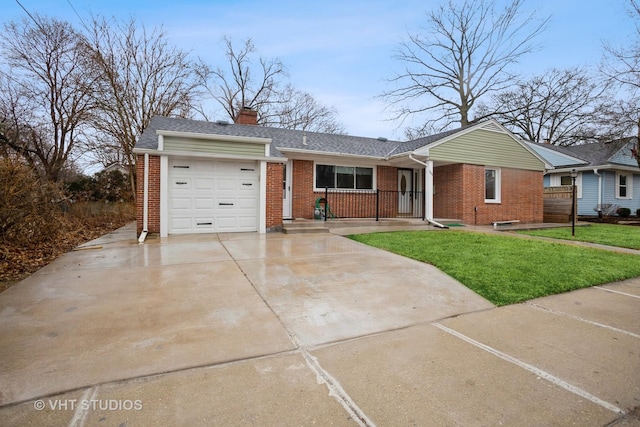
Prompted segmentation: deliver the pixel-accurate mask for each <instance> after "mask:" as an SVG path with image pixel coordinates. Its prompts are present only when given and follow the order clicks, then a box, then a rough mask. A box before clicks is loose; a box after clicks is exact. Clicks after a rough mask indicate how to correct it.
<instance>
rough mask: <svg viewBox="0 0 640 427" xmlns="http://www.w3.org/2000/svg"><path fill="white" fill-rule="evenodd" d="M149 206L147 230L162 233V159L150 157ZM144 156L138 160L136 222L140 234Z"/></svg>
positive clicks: (142, 211) (142, 212) (139, 156)
mask: <svg viewBox="0 0 640 427" xmlns="http://www.w3.org/2000/svg"><path fill="white" fill-rule="evenodd" d="M148 200H149V202H148V203H149V204H148V209H149V212H148V217H147V221H148V223H147V229H148V231H149V233H159V232H160V157H159V156H149V198H148ZM143 215H144V155H142V154H138V156H137V159H136V222H137V230H138V234H140V233H141V232H142V226H143V221H144V219H143V218H144V217H143Z"/></svg>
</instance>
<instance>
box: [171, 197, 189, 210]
mask: <svg viewBox="0 0 640 427" xmlns="http://www.w3.org/2000/svg"><path fill="white" fill-rule="evenodd" d="M169 208H170V209H172V210H182V211H189V210H191V198H184V197H172V198H171V206H169Z"/></svg>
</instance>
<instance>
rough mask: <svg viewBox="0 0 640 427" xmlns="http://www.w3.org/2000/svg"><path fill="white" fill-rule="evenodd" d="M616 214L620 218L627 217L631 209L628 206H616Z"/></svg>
mask: <svg viewBox="0 0 640 427" xmlns="http://www.w3.org/2000/svg"><path fill="white" fill-rule="evenodd" d="M616 214H618V216H620V217H622V218H628V217H629V215H631V209H629V208H618V209H617V210H616Z"/></svg>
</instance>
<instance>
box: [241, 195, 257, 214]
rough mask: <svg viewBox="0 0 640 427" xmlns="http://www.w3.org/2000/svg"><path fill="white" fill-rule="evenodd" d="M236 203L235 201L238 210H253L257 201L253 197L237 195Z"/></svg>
mask: <svg viewBox="0 0 640 427" xmlns="http://www.w3.org/2000/svg"><path fill="white" fill-rule="evenodd" d="M236 203H237V207H238V209H240V210H245V211H251V212H253V211H254V210H255V209H257V208H258V201H257V200H256V199H253V198H248V197H238V198H237V202H236Z"/></svg>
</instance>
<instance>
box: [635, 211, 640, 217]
mask: <svg viewBox="0 0 640 427" xmlns="http://www.w3.org/2000/svg"><path fill="white" fill-rule="evenodd" d="M636 216H638V217H640V209H636Z"/></svg>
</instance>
